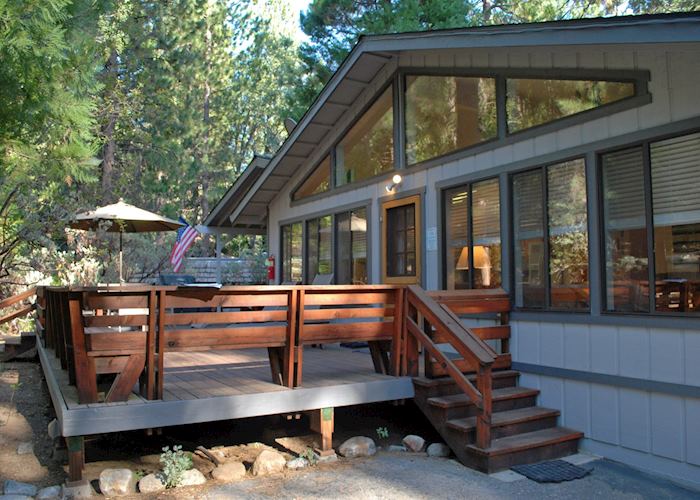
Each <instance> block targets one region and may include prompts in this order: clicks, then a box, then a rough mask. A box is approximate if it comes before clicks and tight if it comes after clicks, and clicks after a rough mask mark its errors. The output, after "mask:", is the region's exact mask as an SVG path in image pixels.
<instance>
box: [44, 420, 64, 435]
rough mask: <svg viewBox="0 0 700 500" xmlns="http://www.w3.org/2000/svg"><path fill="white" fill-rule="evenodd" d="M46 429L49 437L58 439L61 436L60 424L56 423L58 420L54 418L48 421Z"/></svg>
mask: <svg viewBox="0 0 700 500" xmlns="http://www.w3.org/2000/svg"><path fill="white" fill-rule="evenodd" d="M46 430H47V432H48V434H49V437H50V438H51V439H58V438H60V437H61V426H60V425H59V424H58V420H56V419H55V418H54V419H53V420H52V421H51V422H49V425H48V426H47V429H46Z"/></svg>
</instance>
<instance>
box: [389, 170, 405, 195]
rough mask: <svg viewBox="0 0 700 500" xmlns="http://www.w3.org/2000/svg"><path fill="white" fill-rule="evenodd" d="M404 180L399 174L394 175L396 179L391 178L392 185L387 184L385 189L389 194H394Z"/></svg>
mask: <svg viewBox="0 0 700 500" xmlns="http://www.w3.org/2000/svg"><path fill="white" fill-rule="evenodd" d="M402 180H403V178H402V177H401V176H400V175H399V174H394V177H392V178H391V184H387V185H386V187H385V189H386V192H387V193H393V192H394V189H396V188H397V187H399V184H401V181H402Z"/></svg>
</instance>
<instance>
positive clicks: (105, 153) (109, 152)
mask: <svg viewBox="0 0 700 500" xmlns="http://www.w3.org/2000/svg"><path fill="white" fill-rule="evenodd" d="M117 64H118V62H117V52H116V51H115V50H112V52H111V54H110V55H109V60H108V61H107V64H106V65H105V73H106V75H107V80H109V81H110V83H112V85H114V87H113V88H112V91H111V95H110V98H111V101H112V102H111V110H110V112H109V115H108V117H107V123H105V124H104V125H103V127H102V136H103V137H104V146H103V147H102V201H103V202H105V203H106V202H108V201H111V198H112V197H113V196H112V186H113V182H112V181H113V177H114V156H115V153H116V150H117V144H116V140H115V139H114V129H115V128H116V125H117V118H118V116H119V113H118V111H117V107H118V103H117V102H116V99H115V98H114V93H115V87H116V86H117V77H116V73H117Z"/></svg>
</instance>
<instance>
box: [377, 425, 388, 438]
mask: <svg viewBox="0 0 700 500" xmlns="http://www.w3.org/2000/svg"><path fill="white" fill-rule="evenodd" d="M377 437H378V438H379V439H386V438H388V437H389V429H387V428H386V427H377Z"/></svg>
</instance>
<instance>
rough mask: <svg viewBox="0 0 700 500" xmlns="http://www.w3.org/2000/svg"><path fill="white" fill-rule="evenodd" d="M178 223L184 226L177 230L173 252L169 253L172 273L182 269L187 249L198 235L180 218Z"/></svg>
mask: <svg viewBox="0 0 700 500" xmlns="http://www.w3.org/2000/svg"><path fill="white" fill-rule="evenodd" d="M180 222H182V223H183V224H184V226H182V227H181V228H180V229H178V230H177V240H175V245H174V246H173V251H172V252H171V253H170V263H171V264H172V265H173V271H175V272H176V273H177V272H179V271H180V268H182V263H183V259H184V257H185V252H187V249H188V248H190V246H191V245H192V243H194V240H195V238H197V235H198V234H199V233H198V232H197V230H196V229H195V228H194V227H192V226H190V225H189V224H188V223H187V221H186V220H185V219H184V218H182V217H180Z"/></svg>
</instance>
